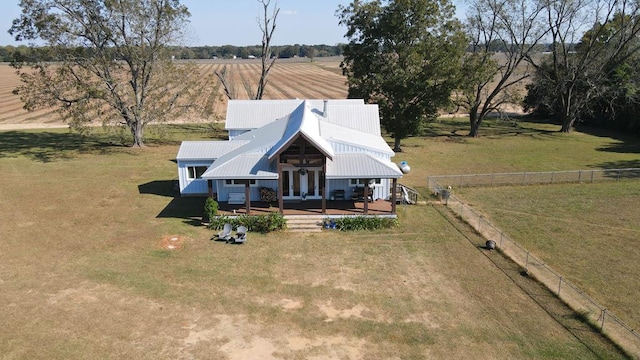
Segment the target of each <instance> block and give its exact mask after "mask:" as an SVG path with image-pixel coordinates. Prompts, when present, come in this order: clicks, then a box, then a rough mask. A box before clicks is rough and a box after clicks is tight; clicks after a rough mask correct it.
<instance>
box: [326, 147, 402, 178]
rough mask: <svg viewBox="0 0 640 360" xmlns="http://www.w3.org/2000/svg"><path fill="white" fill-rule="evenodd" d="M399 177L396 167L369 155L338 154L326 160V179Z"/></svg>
mask: <svg viewBox="0 0 640 360" xmlns="http://www.w3.org/2000/svg"><path fill="white" fill-rule="evenodd" d="M401 177H402V171H400V169H399V168H398V165H396V164H394V163H393V162H391V161H386V160H382V159H379V158H376V157H373V156H371V155H369V154H363V153H349V154H338V155H336V157H335V158H334V159H333V161H329V160H327V179H352V178H396V179H398V178H401Z"/></svg>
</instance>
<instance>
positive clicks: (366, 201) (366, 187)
mask: <svg viewBox="0 0 640 360" xmlns="http://www.w3.org/2000/svg"><path fill="white" fill-rule="evenodd" d="M365 180H366V181H365V182H364V214H365V215H367V214H368V213H369V179H365Z"/></svg>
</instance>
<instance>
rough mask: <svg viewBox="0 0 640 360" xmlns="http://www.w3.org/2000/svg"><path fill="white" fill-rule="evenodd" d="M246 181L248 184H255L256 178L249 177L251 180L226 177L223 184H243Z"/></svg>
mask: <svg viewBox="0 0 640 360" xmlns="http://www.w3.org/2000/svg"><path fill="white" fill-rule="evenodd" d="M247 181H248V182H249V185H250V186H255V185H256V180H255V179H251V180H230V179H227V180H225V181H224V184H225V186H245V185H246V184H247Z"/></svg>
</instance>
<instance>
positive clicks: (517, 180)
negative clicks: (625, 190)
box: [427, 168, 640, 190]
mask: <svg viewBox="0 0 640 360" xmlns="http://www.w3.org/2000/svg"><path fill="white" fill-rule="evenodd" d="M635 178H640V168H626V169H606V170H569V171H546V172H515V173H489V174H464V175H438V176H429V177H428V178H427V186H428V187H429V189H432V190H433V189H437V188H438V187H437V186H436V185H432V184H431V183H432V182H435V184H443V185H448V186H456V187H463V186H501V185H536V184H558V183H581V182H596V181H616V180H620V179H635Z"/></svg>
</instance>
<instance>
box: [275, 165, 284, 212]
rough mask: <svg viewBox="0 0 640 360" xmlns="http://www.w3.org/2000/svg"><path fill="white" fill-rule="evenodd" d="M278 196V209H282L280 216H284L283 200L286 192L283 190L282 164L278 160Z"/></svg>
mask: <svg viewBox="0 0 640 360" xmlns="http://www.w3.org/2000/svg"><path fill="white" fill-rule="evenodd" d="M276 194H277V196H278V208H280V214H284V200H283V199H282V196H283V195H284V190H283V189H282V164H281V163H280V159H278V191H277V192H276Z"/></svg>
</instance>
